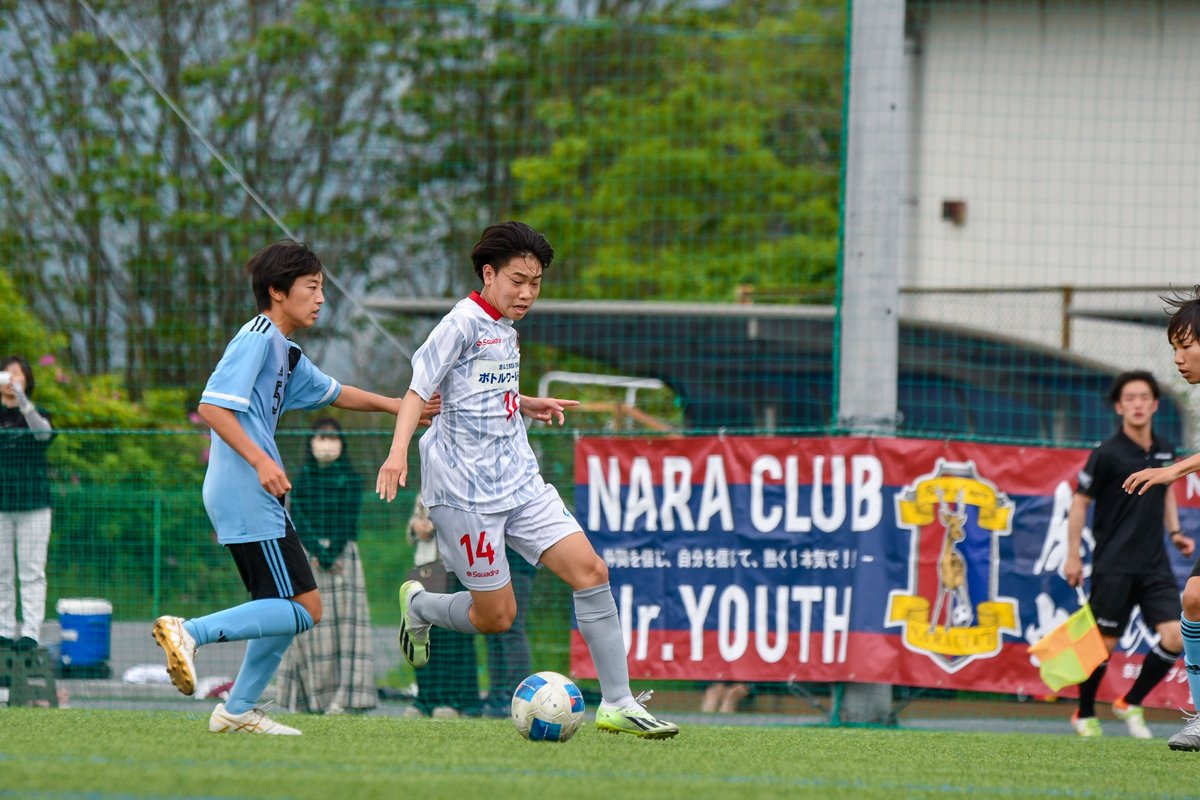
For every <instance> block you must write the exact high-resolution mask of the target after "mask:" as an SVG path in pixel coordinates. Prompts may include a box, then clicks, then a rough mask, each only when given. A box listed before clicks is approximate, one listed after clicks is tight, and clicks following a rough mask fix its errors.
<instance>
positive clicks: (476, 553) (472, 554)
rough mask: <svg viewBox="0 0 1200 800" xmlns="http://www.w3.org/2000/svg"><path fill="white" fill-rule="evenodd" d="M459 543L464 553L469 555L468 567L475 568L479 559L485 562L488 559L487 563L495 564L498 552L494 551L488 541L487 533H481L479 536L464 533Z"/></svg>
mask: <svg viewBox="0 0 1200 800" xmlns="http://www.w3.org/2000/svg"><path fill="white" fill-rule="evenodd" d="M476 537H478V538H476ZM458 543H459V544H461V545H462V548H463V551H464V552H466V554H467V566H468V567H474V566H475V561H476V560H477V559H478V560H479V561H483V560H484V559H485V558H486V559H487V563H489V564H492V563H495V561H496V551H495V550H493V549H492V543H491V542H489V541H488V540H487V531H480V532H479V533H477V534H470V533H464V534H463V535H462V538H461V539H459V540H458Z"/></svg>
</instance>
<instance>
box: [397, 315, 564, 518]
mask: <svg viewBox="0 0 1200 800" xmlns="http://www.w3.org/2000/svg"><path fill="white" fill-rule="evenodd" d="M412 363H413V377H412V383H411V384H410V385H409V389H410V390H412V391H414V392H416V393H417V394H418V395H420V396H421V397H422V398H424V399H425V400H428V399H429V398H430V397H432V396H433V393H434V392H441V394H442V411H441V413H440V414H438V415H437V416H436V417H434V419H433V424H432V425H431V426H430V428H429V430H428V431H426V433H425V435H424V436H422V437H421V442H420V449H421V497H422V498H423V499H424V500H425V503H426V505H428V506H430V507H432V506H442V505H444V506H450V507H452V508H458V509H461V510H463V511H473V512H477V513H481V514H493V513H497V512H501V511H508V510H509V509H512V508H516V507H517V506H520V505H523V504H525V503H527V502H529V501H530V500H532V499H533V498H535V497H537V496H538V495H539V494H540V493H541V491H542V487H543V486H544V485H545V483H544V482H543V481H542V478H541V475H540V474H539V473H538V464H537V459H536V458H535V457H534V455H533V450H532V448H530V446H529V439H528V438H527V437H526V435H525V424H524V422H523V421H522V419H521V395H520V389H519V386H520V376H521V350H520V346H519V344H518V342H517V332H516V330H515V329H514V328H513V324H512V320H509V319H506V318H504V317H502V316H500V313H499V312H498V311H496V310H495V309H494V308H492V306H491V305H490V304H489V303H488V302H487V301H486V300H484V299H483V298H482V297H481V296H480V295H479V293H478V292H472V293H471V296H470V297H468V298H466V299H465V300H460V301H459V302H458V303H457V304H456V305H455V306H454V308H453V309H451V311H450V313H449V314H447V315H446V316H445V317H443V318H442V321H441V322H439V323H438V324H437V327H436V328H434V329H433V332H432V333H430V334H429V338H428V339H426V340H425V343H424V344H423V345H421V347H420V349H418V350H417V352H416V353H414V354H413V359H412Z"/></svg>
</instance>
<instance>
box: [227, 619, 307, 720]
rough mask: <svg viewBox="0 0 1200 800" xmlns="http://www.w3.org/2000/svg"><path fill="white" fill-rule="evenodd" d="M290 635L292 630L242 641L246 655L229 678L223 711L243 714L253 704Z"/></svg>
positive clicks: (279, 658)
mask: <svg viewBox="0 0 1200 800" xmlns="http://www.w3.org/2000/svg"><path fill="white" fill-rule="evenodd" d="M294 638H296V637H295V636H294V635H293V634H288V635H286V636H267V637H265V638H262V639H251V640H250V643H249V644H247V645H246V657H245V658H244V659H242V668H241V669H240V670H238V675H237V680H235V681H234V682H233V688H232V689H230V690H229V699H228V700H226V701H225V710H226V711H228V712H229V713H230V714H245V713H246V712H247V711H249V710H250V709H252V708H254V706H255V705H256V704H257V703H258V698H260V697H262V693H263V690H264V689H266V688H267V684H268V683H270V682H271V678H272V676H274V675H275V670H277V669H278V668H279V662H280V661H282V660H283V654H284V652H285V651H286V650H287V649H288V645H289V644H291V643H292V639H294Z"/></svg>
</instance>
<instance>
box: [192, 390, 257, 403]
mask: <svg viewBox="0 0 1200 800" xmlns="http://www.w3.org/2000/svg"><path fill="white" fill-rule="evenodd" d="M200 397H201V399H203V398H205V397H215V398H217V399H218V400H228V401H230V402H231V403H243V404H245V405H250V398H249V397H238V396H237V395H236V394H225V393H224V392H205V393H204V394H202V395H200Z"/></svg>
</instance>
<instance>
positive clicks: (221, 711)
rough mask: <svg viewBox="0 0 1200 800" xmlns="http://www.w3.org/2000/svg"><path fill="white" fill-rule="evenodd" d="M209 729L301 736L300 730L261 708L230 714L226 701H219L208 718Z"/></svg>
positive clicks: (214, 731) (218, 731)
mask: <svg viewBox="0 0 1200 800" xmlns="http://www.w3.org/2000/svg"><path fill="white" fill-rule="evenodd" d="M208 729H209V731H211V732H212V733H266V734H274V735H275V736H300V735H301V733H300V731H298V730H296V729H295V728H290V727H288V726H287V725H284V724H283V723H280V722H276V721H275V720H273V719H271V718H270V717H268V716H267V715H266V714H265V713H264V712H263V710H262V709H261V708H252V709H250V710H249V711H247V712H246V713H244V714H230V713H229V712H228V711H226V710H225V704H224V703H217V707H216V708H214V709H213V712H212V716H211V717H209V718H208Z"/></svg>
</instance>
